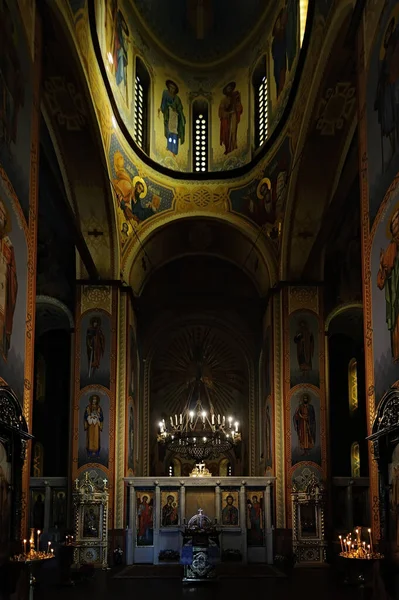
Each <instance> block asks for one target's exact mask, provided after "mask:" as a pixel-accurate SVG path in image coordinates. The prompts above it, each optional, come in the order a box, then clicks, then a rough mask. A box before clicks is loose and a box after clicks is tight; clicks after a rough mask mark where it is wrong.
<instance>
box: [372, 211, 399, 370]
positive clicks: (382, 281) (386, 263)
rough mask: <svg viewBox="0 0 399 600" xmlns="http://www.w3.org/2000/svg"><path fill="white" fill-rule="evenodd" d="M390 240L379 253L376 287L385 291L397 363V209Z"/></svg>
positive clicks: (398, 278)
mask: <svg viewBox="0 0 399 600" xmlns="http://www.w3.org/2000/svg"><path fill="white" fill-rule="evenodd" d="M389 229H390V233H391V236H392V239H391V241H390V243H389V245H388V248H387V249H386V250H385V251H384V250H383V249H381V251H380V267H379V270H378V274H377V286H378V288H379V289H380V290H383V289H385V306H386V309H385V310H386V323H387V327H388V330H389V332H390V334H391V353H392V358H393V361H394V362H398V361H399V298H398V290H399V260H398V248H399V209H396V210H395V212H394V213H393V215H392V218H391V223H390V226H389Z"/></svg>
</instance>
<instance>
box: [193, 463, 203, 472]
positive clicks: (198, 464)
mask: <svg viewBox="0 0 399 600" xmlns="http://www.w3.org/2000/svg"><path fill="white" fill-rule="evenodd" d="M195 466H196V467H197V469H198V471H199V472H200V473H202V471H203V470H204V469H205V463H197V464H196V465H195Z"/></svg>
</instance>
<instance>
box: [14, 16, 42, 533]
mask: <svg viewBox="0 0 399 600" xmlns="http://www.w3.org/2000/svg"><path fill="white" fill-rule="evenodd" d="M22 26H23V25H22ZM23 28H24V29H25V27H24V26H23ZM41 64H42V28H41V20H40V17H39V15H38V13H37V11H36V18H35V39H34V61H33V67H32V68H33V106H32V123H31V154H30V157H31V162H30V183H29V190H30V197H29V231H28V235H27V242H28V265H27V307H26V342H25V344H26V345H25V386H24V388H25V389H24V401H23V402H24V404H23V415H24V417H25V419H26V423H27V425H28V429H29V430H30V432H31V431H32V414H33V389H34V386H33V380H34V345H35V314H36V310H35V306H36V305H35V301H36V261H37V217H38V192H39V181H38V179H39V135H40V133H39V132H40V101H39V98H40V83H41ZM14 196H15V194H14ZM21 212H22V211H21ZM23 222H25V218H24V219H23ZM31 453H32V442H31V443H29V444H28V446H27V452H26V458H25V462H24V466H23V470H22V507H21V508H22V515H21V537H25V536H26V534H27V532H28V526H29V510H28V508H29V483H30V463H31Z"/></svg>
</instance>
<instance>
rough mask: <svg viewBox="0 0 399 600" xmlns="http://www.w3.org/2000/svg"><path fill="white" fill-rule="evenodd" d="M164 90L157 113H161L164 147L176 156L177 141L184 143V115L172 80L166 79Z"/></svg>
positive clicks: (177, 150)
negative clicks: (164, 138)
mask: <svg viewBox="0 0 399 600" xmlns="http://www.w3.org/2000/svg"><path fill="white" fill-rule="evenodd" d="M165 85H166V90H164V91H163V94H162V100H161V106H160V108H159V109H158V115H160V113H162V114H163V123H164V132H165V137H166V149H167V150H169V152H171V153H172V154H173V156H176V155H177V154H178V152H179V142H180V144H184V139H185V133H186V117H185V116H184V111H183V104H182V102H181V100H180V97H179V95H178V94H179V88H178V87H177V85H176V83H175V82H174V81H171V80H170V79H167V80H166V82H165Z"/></svg>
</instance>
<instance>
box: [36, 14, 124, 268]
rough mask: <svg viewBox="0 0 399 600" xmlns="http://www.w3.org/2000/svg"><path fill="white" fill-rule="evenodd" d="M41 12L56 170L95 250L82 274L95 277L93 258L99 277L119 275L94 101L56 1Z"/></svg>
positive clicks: (46, 109) (45, 98) (45, 103)
mask: <svg viewBox="0 0 399 600" xmlns="http://www.w3.org/2000/svg"><path fill="white" fill-rule="evenodd" d="M41 17H42V22H43V38H44V48H43V66H42V68H43V73H42V78H43V95H42V105H41V109H42V114H43V117H44V120H45V123H46V126H47V128H48V130H49V134H50V137H51V141H52V144H53V146H54V150H55V153H56V156H57V161H58V165H55V166H54V170H55V171H57V170H58V167H59V171H60V173H61V177H62V180H63V187H64V188H65V191H66V197H67V201H68V202H69V204H70V207H71V209H72V211H73V213H74V215H75V218H76V221H77V224H78V231H79V234H80V235H81V236H82V237H83V240H84V243H85V245H86V247H87V248H88V250H89V253H90V255H91V260H90V256H89V257H88V261H86V265H85V266H86V268H85V267H84V266H83V262H82V261H79V260H78V265H77V276H78V277H85V276H87V275H89V276H91V277H93V273H89V272H88V269H87V263H89V265H90V263H91V264H92V266H93V269H94V268H96V269H97V271H98V275H99V276H100V277H102V278H105V279H114V278H116V277H117V276H118V274H119V243H118V234H117V230H116V221H115V208H114V203H113V198H112V192H111V187H110V182H109V178H108V170H107V167H106V159H105V154H104V149H103V144H102V138H101V132H100V128H99V123H98V120H97V116H96V112H95V109H94V102H93V99H92V97H91V94H90V90H89V87H88V84H87V79H86V75H85V73H84V70H83V67H82V63H81V60H80V58H79V56H78V53H77V50H76V47H75V44H74V43H73V40H72V39H71V36H70V32H69V31H68V30H67V26H66V23H65V20H64V18H63V16H62V15H61V13H60V12H59V9H58V8H57V6H56V3H50V2H48V3H46V4H45V5H44V6H43V10H42V11H41ZM66 48H67V49H68V51H66ZM57 176H58V172H57ZM104 248H107V249H108V252H104ZM94 265H95V267H94Z"/></svg>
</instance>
